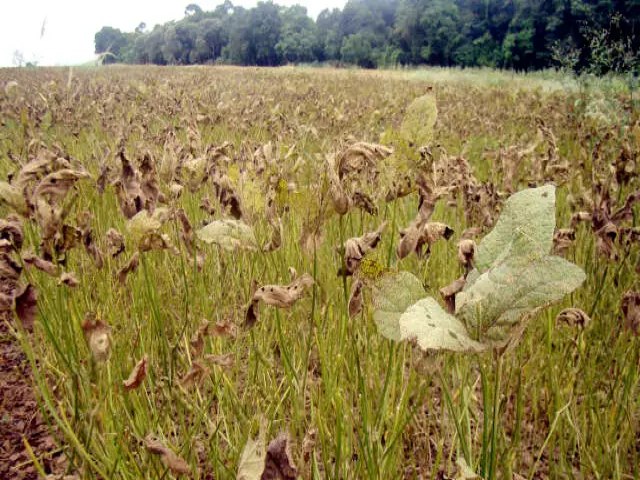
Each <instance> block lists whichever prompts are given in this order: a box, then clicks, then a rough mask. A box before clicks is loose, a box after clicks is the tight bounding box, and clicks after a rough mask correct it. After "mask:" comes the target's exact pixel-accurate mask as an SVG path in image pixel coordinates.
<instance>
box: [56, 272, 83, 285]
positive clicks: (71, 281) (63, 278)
mask: <svg viewBox="0 0 640 480" xmlns="http://www.w3.org/2000/svg"><path fill="white" fill-rule="evenodd" d="M58 285H66V286H67V287H71V288H75V287H77V286H78V285H80V281H79V280H78V279H77V278H76V276H75V275H74V274H73V272H64V273H63V274H62V275H60V278H59V279H58Z"/></svg>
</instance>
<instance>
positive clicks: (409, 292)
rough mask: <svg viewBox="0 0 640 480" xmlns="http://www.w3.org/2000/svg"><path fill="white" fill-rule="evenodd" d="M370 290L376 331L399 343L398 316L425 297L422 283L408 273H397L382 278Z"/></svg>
mask: <svg viewBox="0 0 640 480" xmlns="http://www.w3.org/2000/svg"><path fill="white" fill-rule="evenodd" d="M371 290H372V294H371V297H372V298H373V305H374V307H375V311H374V312H373V319H374V321H375V322H376V324H377V325H378V330H379V331H380V333H381V334H382V335H383V336H384V337H386V338H388V339H389V340H394V341H396V342H399V341H400V340H401V338H400V323H399V321H400V316H401V315H402V314H403V313H404V312H405V310H406V309H407V308H409V307H410V306H411V305H413V304H414V303H416V302H417V301H418V300H420V299H422V298H424V297H425V291H424V288H423V287H422V282H420V280H418V278H416V277H415V276H414V275H412V274H411V273H409V272H398V273H394V274H389V275H385V276H383V277H382V278H381V279H380V280H378V281H377V282H376V283H375V284H374V285H373V287H372V289H371Z"/></svg>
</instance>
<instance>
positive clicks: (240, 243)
mask: <svg viewBox="0 0 640 480" xmlns="http://www.w3.org/2000/svg"><path fill="white" fill-rule="evenodd" d="M196 235H197V236H198V238H199V239H200V240H202V241H203V242H206V243H215V244H216V245H219V246H221V247H222V248H224V249H225V250H235V249H244V250H257V248H258V242H257V241H256V237H255V234H254V233H253V229H252V228H251V227H250V226H249V225H247V224H246V223H243V222H241V221H239V220H215V221H213V222H211V223H210V224H209V225H207V226H205V227H203V228H201V229H200V230H198V231H197V232H196Z"/></svg>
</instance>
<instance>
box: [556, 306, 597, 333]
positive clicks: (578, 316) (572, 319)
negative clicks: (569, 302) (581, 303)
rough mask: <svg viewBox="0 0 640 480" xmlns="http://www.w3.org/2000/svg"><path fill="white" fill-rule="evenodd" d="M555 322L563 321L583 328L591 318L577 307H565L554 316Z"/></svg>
mask: <svg viewBox="0 0 640 480" xmlns="http://www.w3.org/2000/svg"><path fill="white" fill-rule="evenodd" d="M556 323H565V324H567V325H568V326H570V327H578V328H581V329H584V328H586V327H587V325H589V323H591V318H589V315H587V314H586V313H585V312H584V311H582V310H580V309H579V308H565V309H564V310H562V311H561V312H560V313H559V314H558V316H557V317H556Z"/></svg>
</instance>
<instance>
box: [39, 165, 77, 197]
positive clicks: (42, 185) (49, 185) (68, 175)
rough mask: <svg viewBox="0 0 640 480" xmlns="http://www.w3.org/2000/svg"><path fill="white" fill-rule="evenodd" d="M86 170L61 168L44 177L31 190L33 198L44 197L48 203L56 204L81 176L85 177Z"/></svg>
mask: <svg viewBox="0 0 640 480" xmlns="http://www.w3.org/2000/svg"><path fill="white" fill-rule="evenodd" d="M87 177H89V174H88V173H87V172H81V171H78V170H71V169H62V170H58V171H55V172H52V173H50V174H49V175H47V176H46V177H44V178H43V179H42V180H40V182H39V183H38V185H37V186H36V188H35V190H34V192H33V198H38V197H43V196H44V197H46V198H47V199H48V201H49V203H50V204H57V203H60V201H61V200H62V199H63V198H64V197H65V196H66V195H67V192H68V191H69V189H70V188H71V187H73V186H74V185H75V183H76V182H77V181H78V180H80V179H81V178H87Z"/></svg>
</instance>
